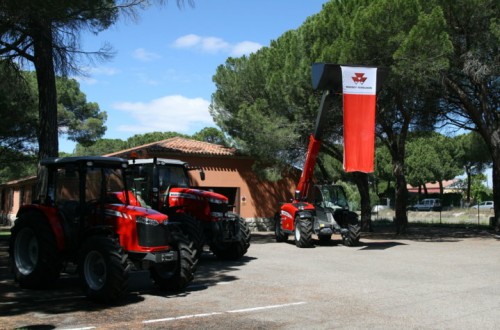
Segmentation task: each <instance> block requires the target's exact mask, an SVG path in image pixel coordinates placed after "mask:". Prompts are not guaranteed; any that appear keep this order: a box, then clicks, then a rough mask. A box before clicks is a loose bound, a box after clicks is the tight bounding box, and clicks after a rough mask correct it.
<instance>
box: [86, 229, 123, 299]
mask: <svg viewBox="0 0 500 330" xmlns="http://www.w3.org/2000/svg"><path fill="white" fill-rule="evenodd" d="M78 270H79V272H80V280H81V281H82V284H83V288H84V291H85V294H86V295H87V297H88V298H90V299H92V300H95V301H98V302H102V303H115V302H117V301H118V300H119V299H121V298H122V297H123V296H124V295H125V293H126V291H127V288H128V276H129V272H130V265H129V264H128V262H127V254H126V253H124V251H123V249H122V247H121V246H120V244H119V242H118V240H117V239H115V238H112V237H108V236H91V237H89V238H88V239H87V240H86V241H85V242H84V243H83V245H82V248H81V250H80V255H79V260H78Z"/></svg>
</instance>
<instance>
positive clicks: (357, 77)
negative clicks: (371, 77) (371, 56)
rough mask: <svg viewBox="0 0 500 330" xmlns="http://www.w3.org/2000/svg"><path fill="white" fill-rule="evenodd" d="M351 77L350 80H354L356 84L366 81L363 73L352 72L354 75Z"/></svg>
mask: <svg viewBox="0 0 500 330" xmlns="http://www.w3.org/2000/svg"><path fill="white" fill-rule="evenodd" d="M351 78H352V81H354V83H355V84H356V85H357V84H361V85H363V84H364V83H365V81H366V79H368V78H366V77H365V74H364V73H356V72H355V73H354V77H351Z"/></svg>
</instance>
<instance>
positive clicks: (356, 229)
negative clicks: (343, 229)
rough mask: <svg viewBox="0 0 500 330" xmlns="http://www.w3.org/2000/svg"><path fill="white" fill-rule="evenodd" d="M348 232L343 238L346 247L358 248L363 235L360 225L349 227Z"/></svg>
mask: <svg viewBox="0 0 500 330" xmlns="http://www.w3.org/2000/svg"><path fill="white" fill-rule="evenodd" d="M347 229H348V232H347V233H346V234H344V235H343V236H342V241H343V243H344V245H345V246H357V245H358V244H359V237H360V235H361V227H360V226H359V225H347Z"/></svg>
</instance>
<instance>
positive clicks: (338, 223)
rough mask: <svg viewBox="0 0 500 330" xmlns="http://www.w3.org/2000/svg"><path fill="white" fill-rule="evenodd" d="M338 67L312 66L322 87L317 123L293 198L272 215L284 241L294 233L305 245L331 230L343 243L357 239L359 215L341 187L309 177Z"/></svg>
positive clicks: (317, 84)
mask: <svg viewBox="0 0 500 330" xmlns="http://www.w3.org/2000/svg"><path fill="white" fill-rule="evenodd" d="M332 69H333V70H332ZM339 69H340V68H337V67H331V66H330V65H325V64H315V65H314V66H313V86H314V87H315V88H316V89H325V91H324V92H323V96H322V99H321V104H320V106H319V113H318V117H317V119H316V127H315V130H314V132H313V133H312V134H311V136H310V140H309V146H308V149H307V155H306V160H305V163H304V168H303V170H302V175H301V177H300V180H299V183H298V185H297V190H296V191H295V196H294V199H293V200H292V201H291V202H289V203H284V204H283V205H281V208H280V210H279V212H278V213H276V215H275V235H276V241H277V242H284V241H286V240H287V239H288V235H292V234H293V235H295V245H296V246H297V247H300V248H308V247H313V246H314V241H313V234H316V235H317V236H318V239H319V240H320V241H329V240H330V239H331V237H332V235H333V234H340V235H341V237H342V241H343V243H344V245H346V246H355V245H357V244H358V243H359V237H360V230H361V227H360V225H359V221H358V215H357V214H356V213H355V212H352V211H350V210H349V204H348V202H347V198H346V194H345V191H344V189H343V187H342V186H339V185H313V180H312V179H313V170H314V166H315V165H316V158H317V157H318V153H319V149H320V147H321V143H322V138H323V133H324V130H325V125H326V122H327V120H326V118H327V114H328V111H329V110H331V109H332V108H333V102H334V99H335V94H338V89H339V86H341V80H339V79H340V72H339V71H338V70H339ZM337 77H339V78H337Z"/></svg>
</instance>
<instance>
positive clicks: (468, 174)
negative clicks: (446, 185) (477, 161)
mask: <svg viewBox="0 0 500 330" xmlns="http://www.w3.org/2000/svg"><path fill="white" fill-rule="evenodd" d="M465 174H466V175H467V206H469V204H470V188H471V185H472V176H471V169H470V167H469V166H466V167H465Z"/></svg>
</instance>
